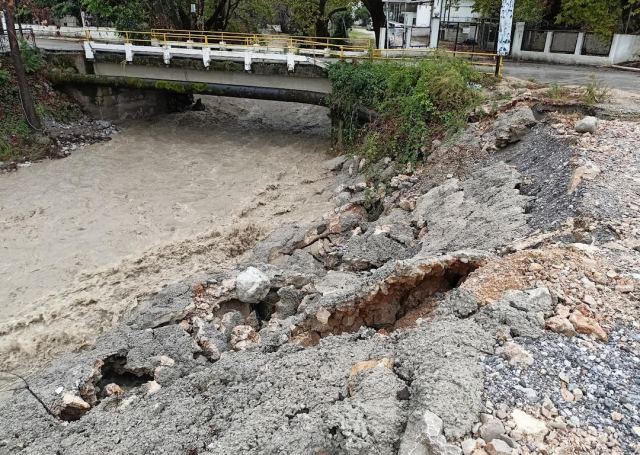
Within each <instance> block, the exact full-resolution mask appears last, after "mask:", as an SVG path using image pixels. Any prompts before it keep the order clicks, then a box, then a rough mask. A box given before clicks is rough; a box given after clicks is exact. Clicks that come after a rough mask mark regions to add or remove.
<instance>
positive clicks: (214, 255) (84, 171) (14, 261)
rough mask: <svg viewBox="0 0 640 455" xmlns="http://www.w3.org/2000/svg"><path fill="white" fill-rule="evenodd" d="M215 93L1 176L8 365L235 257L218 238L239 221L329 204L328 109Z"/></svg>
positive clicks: (313, 211) (70, 345) (46, 353)
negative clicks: (186, 108)
mask: <svg viewBox="0 0 640 455" xmlns="http://www.w3.org/2000/svg"><path fill="white" fill-rule="evenodd" d="M203 101H204V102H205V104H206V105H207V107H208V109H207V111H206V112H188V113H182V114H170V115H167V116H163V117H159V118H155V119H152V120H144V121H136V122H132V123H129V124H126V125H121V132H120V133H119V134H117V135H116V136H114V138H113V140H111V141H110V142H105V143H100V144H94V145H91V146H88V147H85V148H84V149H81V150H76V151H74V152H73V154H72V155H71V156H69V157H68V158H66V159H62V160H54V161H45V162H40V163H34V164H33V165H32V166H30V167H26V168H21V169H19V170H18V171H17V172H15V173H11V174H4V175H0V245H1V247H0V301H1V302H3V305H2V306H0V359H2V360H1V361H0V367H11V368H13V367H15V366H16V365H17V364H18V363H19V362H20V361H23V360H24V359H27V358H44V359H46V358H48V357H50V356H51V355H53V354H55V353H57V352H59V351H64V350H67V349H75V348H77V347H81V346H83V345H86V344H87V343H90V342H91V341H92V339H93V338H94V337H95V335H96V334H98V333H100V332H101V331H103V330H105V329H107V328H109V327H111V326H112V325H113V324H114V323H116V322H117V321H118V320H119V319H121V318H122V317H123V316H124V315H125V314H126V313H127V312H128V311H130V310H131V309H132V308H133V307H135V305H136V304H137V303H138V302H139V301H140V300H141V299H142V298H143V297H144V296H145V295H148V294H149V293H151V292H154V291H156V290H158V289H159V288H161V287H162V286H163V285H166V284H167V283H170V282H174V281H179V280H181V279H182V278H184V277H185V274H190V273H194V272H197V271H201V270H208V269H210V268H211V267H216V265H217V264H220V263H222V262H224V260H225V257H224V255H223V254H221V253H220V251H217V249H216V247H215V245H216V242H223V241H226V240H225V235H226V234H225V233H228V232H231V231H232V230H233V229H234V228H243V227H246V226H253V227H256V228H257V229H259V230H260V231H261V232H268V231H269V230H270V229H272V228H273V227H274V226H276V225H278V224H280V223H285V222H289V221H293V220H301V221H304V220H310V219H313V218H316V217H318V216H320V215H321V214H322V213H323V212H324V211H326V210H327V209H328V207H329V203H328V193H326V192H323V191H324V190H325V189H326V187H327V185H328V182H329V180H328V179H329V176H328V175H326V173H325V171H323V169H322V161H323V160H324V159H326V158H327V155H326V152H327V150H328V148H329V137H328V134H329V120H328V117H327V112H326V110H325V109H324V108H320V107H317V106H304V105H297V104H285V103H277V102H269V101H253V100H233V99H224V98H215V97H208V98H204V99H203ZM219 233H220V234H222V235H221V236H220V237H218V235H219Z"/></svg>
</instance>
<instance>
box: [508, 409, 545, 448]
mask: <svg viewBox="0 0 640 455" xmlns="http://www.w3.org/2000/svg"><path fill="white" fill-rule="evenodd" d="M511 418H512V419H513V422H514V423H515V425H516V428H515V429H516V430H517V431H519V432H520V433H522V434H523V435H525V436H530V437H532V438H534V439H536V440H540V441H541V440H543V439H544V437H545V436H546V434H547V433H548V432H549V429H548V428H547V425H546V424H545V423H544V422H543V421H542V420H540V419H536V418H535V417H533V416H531V415H529V414H527V413H526V412H524V411H521V410H520V409H514V410H513V412H512V413H511Z"/></svg>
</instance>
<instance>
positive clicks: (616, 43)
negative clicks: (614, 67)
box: [609, 35, 640, 64]
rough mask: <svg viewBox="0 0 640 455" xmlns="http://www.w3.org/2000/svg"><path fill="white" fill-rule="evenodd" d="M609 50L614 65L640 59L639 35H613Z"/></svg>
mask: <svg viewBox="0 0 640 455" xmlns="http://www.w3.org/2000/svg"><path fill="white" fill-rule="evenodd" d="M611 50H612V52H611V53H610V54H609V55H610V56H611V61H612V63H614V64H615V63H622V62H628V61H630V60H638V59H640V35H614V36H613V43H612V44H611Z"/></svg>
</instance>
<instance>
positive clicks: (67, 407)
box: [59, 393, 91, 421]
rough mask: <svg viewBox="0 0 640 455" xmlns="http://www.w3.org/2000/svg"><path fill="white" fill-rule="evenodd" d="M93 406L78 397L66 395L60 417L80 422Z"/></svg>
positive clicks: (63, 397) (63, 398)
mask: <svg viewBox="0 0 640 455" xmlns="http://www.w3.org/2000/svg"><path fill="white" fill-rule="evenodd" d="M89 409H91V406H90V405H89V403H87V402H86V401H84V400H83V399H82V398H80V397H79V396H77V395H74V394H72V393H65V394H64V395H63V396H62V407H61V408H60V412H59V416H60V418H61V419H62V420H67V421H71V420H78V419H79V418H80V417H82V416H83V415H84V414H85V413H86V412H87V411H88V410H89Z"/></svg>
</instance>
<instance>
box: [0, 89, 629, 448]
mask: <svg viewBox="0 0 640 455" xmlns="http://www.w3.org/2000/svg"><path fill="white" fill-rule="evenodd" d="M537 96H539V94H537V95H536V94H535V93H522V94H520V95H518V94H514V99H513V100H512V101H511V102H509V103H505V105H504V106H503V109H499V110H498V112H493V111H491V112H487V113H486V114H487V115H484V116H481V117H478V121H477V122H476V123H473V124H470V125H469V126H468V128H467V129H466V130H465V132H464V133H463V134H462V135H461V136H460V137H459V138H458V140H457V141H455V142H454V143H449V144H436V145H434V150H432V151H431V154H430V157H429V159H428V161H427V166H425V167H424V168H421V169H420V170H419V171H417V172H409V173H403V174H399V175H394V176H391V175H388V177H389V178H388V179H386V180H385V181H383V182H380V183H377V184H376V186H373V185H372V184H370V183H367V182H366V180H365V179H364V177H363V175H362V174H361V173H359V172H358V170H359V169H360V168H361V167H362V166H361V164H362V162H361V161H360V160H359V159H358V158H357V157H356V158H354V157H337V158H334V159H332V160H329V161H327V162H325V163H323V165H322V167H323V168H325V169H330V170H332V172H334V173H335V176H334V177H333V180H332V191H331V193H329V194H326V195H325V196H324V197H325V198H326V197H331V202H332V203H333V208H332V209H331V210H328V211H327V212H325V213H324V215H322V216H318V217H317V218H316V219H314V220H310V221H309V222H308V223H304V224H302V223H297V224H296V223H292V224H283V225H281V226H278V228H277V229H275V230H274V231H273V232H272V233H271V234H270V235H269V236H268V237H266V238H265V239H263V240H261V241H259V242H257V243H256V245H255V246H254V247H253V248H251V249H250V251H248V252H247V254H246V255H245V256H242V257H241V258H239V260H238V262H237V264H235V265H234V266H233V267H220V266H218V265H217V264H216V266H214V267H211V268H209V269H208V271H206V272H205V273H202V274H199V275H196V276H190V277H188V278H186V279H185V281H184V282H183V283H181V284H179V285H175V286H170V287H168V288H166V289H165V290H164V291H163V292H161V293H159V294H157V295H155V296H153V297H152V298H151V299H147V300H145V301H144V302H141V304H140V306H139V310H140V311H137V312H135V313H134V314H132V315H130V317H128V318H127V319H126V321H125V322H124V323H122V324H120V325H118V326H117V327H116V328H115V329H114V330H113V331H111V332H109V333H106V334H105V335H103V336H102V337H100V339H99V340H98V341H97V343H96V345H95V346H94V347H93V348H91V349H88V350H87V351H85V352H82V353H80V354H77V355H68V356H65V357H64V358H62V359H60V360H58V361H56V362H55V363H54V364H53V365H52V367H51V368H49V369H47V370H46V371H45V372H42V373H40V374H38V375H35V376H33V377H32V378H30V380H29V383H30V387H31V390H32V391H33V392H34V393H36V394H37V395H38V396H39V397H40V398H41V399H42V402H43V405H41V404H39V403H38V402H37V401H36V400H35V399H34V397H33V396H32V395H30V393H29V392H28V391H26V390H19V391H18V392H16V393H15V394H12V395H7V396H4V397H2V399H1V400H0V413H2V414H3V415H7V416H9V419H8V424H7V425H6V427H3V428H2V429H0V441H1V442H0V444H2V446H0V447H2V448H3V449H4V448H6V450H7V452H9V453H33V454H36V453H48V452H51V451H55V450H62V451H63V452H64V453H65V454H67V453H68V454H75V453H77V454H81V453H86V452H87V451H98V452H101V451H110V452H113V453H123V454H125V453H127V454H130V453H145V454H150V453H158V454H160V453H184V454H194V453H199V454H204V453H206V454H236V453H249V454H254V453H256V454H280V453H281V454H289V453H296V454H297V453H312V454H354V455H355V454H362V453H380V454H398V453H399V454H407V455H408V454H413V453H423V454H464V455H469V454H473V455H486V454H490V455H492V454H504V455H508V454H516V453H519V454H530V453H563V451H564V453H615V454H623V453H633V451H634V450H638V446H637V436H638V433H639V432H640V429H639V427H640V417H639V415H638V411H639V406H640V401H638V395H637V393H635V391H634V389H633V384H635V383H637V382H638V380H640V377H639V376H638V368H637V366H638V358H637V355H636V352H637V351H638V348H639V345H638V340H639V339H640V332H639V331H638V321H637V310H638V303H637V302H638V292H639V291H638V290H639V287H638V280H639V279H640V276H639V275H638V267H639V266H640V263H639V261H638V251H637V250H638V248H639V245H640V244H639V243H638V242H639V239H638V236H637V233H638V229H639V228H640V226H639V225H638V222H639V221H638V220H640V204H638V200H637V199H638V196H637V195H638V194H639V192H638V190H639V189H640V188H639V187H638V180H637V178H636V174H637V170H638V167H639V166H640V163H639V162H638V160H637V156H636V155H637V154H636V153H635V151H636V150H637V149H638V146H640V143H639V142H638V141H639V139H638V138H640V135H638V134H637V133H639V132H640V131H638V128H639V126H638V123H634V122H624V121H618V120H607V121H600V122H599V124H598V123H597V122H594V121H593V119H590V120H587V121H586V122H587V123H589V124H590V125H593V124H595V126H594V127H590V129H591V132H587V133H578V132H576V131H575V126H576V123H577V122H578V121H579V120H581V117H582V115H577V114H562V115H560V114H553V113H551V114H547V115H539V112H533V111H532V109H531V106H532V105H535V103H536V101H537V100H536V98H537ZM579 129H582V128H579ZM389 166H390V167H392V166H394V164H393V163H389ZM293 215H295V214H293ZM45 408H46V409H45ZM47 410H48V411H50V412H51V414H53V415H50V414H47Z"/></svg>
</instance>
